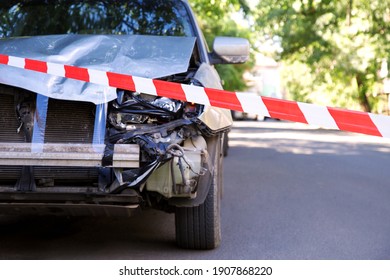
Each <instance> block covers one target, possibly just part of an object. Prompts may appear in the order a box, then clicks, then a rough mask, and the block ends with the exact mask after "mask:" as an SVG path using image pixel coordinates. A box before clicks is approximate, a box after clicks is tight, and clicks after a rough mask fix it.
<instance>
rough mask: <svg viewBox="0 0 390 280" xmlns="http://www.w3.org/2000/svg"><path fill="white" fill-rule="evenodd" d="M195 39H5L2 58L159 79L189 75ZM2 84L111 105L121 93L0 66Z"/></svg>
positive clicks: (134, 37) (140, 36)
mask: <svg viewBox="0 0 390 280" xmlns="http://www.w3.org/2000/svg"><path fill="white" fill-rule="evenodd" d="M195 40H196V38H194V37H172V36H145V35H49V36H36V37H23V38H7V39H0V53H2V54H6V55H11V56H17V57H22V58H30V59H36V60H42V61H46V62H53V63H59V64H66V65H73V66H79V67H85V68H90V69H95V70H101V71H110V72H116V73H121V74H128V75H132V76H139V77H144V78H152V79H153V78H159V77H164V76H169V75H173V74H177V73H183V72H186V71H187V70H188V66H189V61H190V58H191V55H192V51H193V48H194V45H195ZM0 83H2V84H6V85H11V86H16V87H20V88H24V89H27V90H30V91H33V92H37V93H39V94H42V95H45V96H48V97H51V98H57V99H65V100H75V101H89V102H93V103H95V104H102V103H105V102H109V101H111V100H113V99H115V98H116V97H117V95H116V89H114V88H111V87H105V86H100V85H96V84H92V83H85V82H81V81H76V80H72V79H65V78H61V77H56V76H52V75H47V74H43V73H38V72H33V71H26V70H23V69H17V68H14V67H9V66H6V65H0Z"/></svg>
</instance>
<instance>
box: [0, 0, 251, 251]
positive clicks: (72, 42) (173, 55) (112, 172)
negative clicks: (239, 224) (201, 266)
mask: <svg viewBox="0 0 390 280" xmlns="http://www.w3.org/2000/svg"><path fill="white" fill-rule="evenodd" d="M248 53H249V44H248V42H247V40H245V39H240V38H226V37H217V38H216V39H215V41H214V47H213V52H209V51H208V50H207V47H206V45H205V42H204V39H203V36H202V34H201V31H200V29H199V27H198V26H197V24H196V21H195V18H194V15H193V14H192V12H191V10H190V7H189V4H188V3H187V1H181V0H154V1H150V0H117V1H106V0H94V1H92V0H86V1H85V0H84V1H79V0H56V1H47V0H22V1H13V0H9V1H2V2H1V3H0V54H3V55H8V56H13V57H23V58H29V59H35V60H41V61H46V62H48V63H53V65H56V64H64V65H72V66H79V67H84V68H88V69H93V70H100V71H106V72H113V73H121V74H128V75H133V76H136V77H141V78H148V79H157V80H162V81H169V82H174V83H180V84H187V85H196V86H202V87H208V88H218V89H221V84H220V78H219V77H218V74H217V72H216V71H215V69H214V67H213V66H212V65H213V64H218V63H242V62H244V61H245V60H246V59H247V58H248ZM15 63H17V62H15ZM102 79H104V77H102ZM148 81H150V80H146V79H145V83H146V84H145V85H144V86H141V87H140V88H139V89H137V90H136V91H128V90H123V89H121V88H112V87H109V86H100V85H98V84H94V83H85V82H81V81H77V80H73V79H66V78H61V77H60V76H54V75H48V74H44V73H40V72H33V71H27V70H24V69H20V68H15V67H11V66H7V65H0V214H15V213H16V214H28V215H46V214H54V215H89V216H100V215H104V216H130V215H132V214H133V213H134V212H135V211H137V210H140V209H144V208H146V207H152V208H156V209H159V210H163V211H167V212H171V213H175V220H176V240H177V244H178V245H179V246H181V247H184V248H194V249H211V248H215V247H216V246H218V244H219V242H220V239H221V232H220V230H221V228H220V199H221V191H222V161H223V156H222V154H223V151H222V146H223V142H224V139H223V138H224V135H225V134H226V132H227V131H228V130H229V128H230V126H231V124H232V120H231V115H230V111H229V110H226V109H220V108H215V107H212V106H205V105H201V104H193V103H188V102H184V101H179V100H175V99H172V98H168V97H157V96H153V95H149V94H148V93H149V92H145V90H144V89H145V88H147V87H148V85H147V83H148ZM124 82H126V81H124Z"/></svg>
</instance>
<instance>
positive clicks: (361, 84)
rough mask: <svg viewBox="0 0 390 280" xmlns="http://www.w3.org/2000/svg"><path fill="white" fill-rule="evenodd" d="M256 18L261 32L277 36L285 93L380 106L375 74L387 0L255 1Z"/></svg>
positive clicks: (388, 20) (385, 38) (386, 47)
mask: <svg viewBox="0 0 390 280" xmlns="http://www.w3.org/2000/svg"><path fill="white" fill-rule="evenodd" d="M256 17H257V28H258V31H259V32H260V33H262V36H265V37H268V38H281V47H282V52H281V53H280V54H279V58H280V59H281V60H282V61H283V62H284V63H285V64H287V67H285V68H284V69H283V71H284V74H283V78H284V79H283V80H284V81H285V85H286V87H287V90H288V92H289V94H290V96H291V97H293V98H295V99H298V100H300V101H313V102H315V103H318V102H320V101H321V100H322V101H326V102H330V103H328V104H326V105H336V106H342V107H348V108H358V107H360V108H362V109H364V110H366V111H371V110H372V109H374V110H380V108H382V107H383V106H380V105H379V104H378V103H379V102H381V100H382V98H381V97H380V96H378V93H379V92H378V90H379V89H380V86H379V84H380V83H382V81H381V79H380V78H379V77H378V74H377V73H378V70H379V69H380V63H381V61H382V59H383V58H386V59H388V54H389V51H390V44H389V39H390V35H389V34H390V32H389V31H390V2H389V1H380V0H342V1H333V0H280V1H271V0H261V1H260V2H259V4H258V6H257V10H256ZM298 73H300V75H301V78H300V77H299V76H298ZM309 81H310V82H309ZM318 96H321V97H320V98H319V97H318ZM320 103H321V102H320Z"/></svg>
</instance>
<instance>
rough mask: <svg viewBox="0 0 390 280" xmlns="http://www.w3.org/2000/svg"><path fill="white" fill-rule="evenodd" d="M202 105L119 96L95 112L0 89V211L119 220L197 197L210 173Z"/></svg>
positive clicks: (82, 105)
mask: <svg viewBox="0 0 390 280" xmlns="http://www.w3.org/2000/svg"><path fill="white" fill-rule="evenodd" d="M200 108H201V106H199V105H195V104H186V103H183V102H180V101H177V100H171V99H168V98H159V97H151V96H148V95H144V94H140V93H138V92H125V91H118V98H117V99H116V100H114V101H112V102H109V103H107V104H104V105H94V104H91V103H88V102H79V101H66V100H58V99H53V98H48V97H45V96H41V95H39V94H35V93H33V92H29V91H26V90H23V89H18V88H14V87H10V86H5V85H1V86H0V114H1V116H2V117H1V118H0V127H2V128H3V129H2V130H1V131H0V162H1V163H0V208H1V209H3V210H4V209H8V210H7V211H10V209H14V210H16V211H17V213H25V212H26V213H35V214H37V213H38V214H40V213H46V211H49V212H53V213H52V214H58V213H61V214H67V215H68V214H69V213H73V214H78V215H80V214H81V215H84V214H85V215H100V214H104V215H106V214H107V215H115V216H117V215H127V214H128V213H130V212H132V211H133V210H135V209H138V208H139V207H140V206H144V205H145V206H146V205H149V206H156V207H162V204H165V205H168V201H169V199H171V198H187V199H192V198H195V197H196V194H197V188H198V179H199V177H200V176H204V175H205V174H206V173H207V172H209V171H210V170H211V169H212V167H211V166H210V165H209V163H208V154H207V141H206V139H205V137H204V136H202V125H201V124H200V122H199V120H198V119H197V117H196V116H197V115H198V114H199V110H200ZM42 208H44V210H45V211H43V209H42ZM121 208H123V209H121ZM59 209H62V210H61V211H60V210H59ZM119 209H121V210H119ZM3 210H1V211H2V213H7V211H5V212H4V211H3Z"/></svg>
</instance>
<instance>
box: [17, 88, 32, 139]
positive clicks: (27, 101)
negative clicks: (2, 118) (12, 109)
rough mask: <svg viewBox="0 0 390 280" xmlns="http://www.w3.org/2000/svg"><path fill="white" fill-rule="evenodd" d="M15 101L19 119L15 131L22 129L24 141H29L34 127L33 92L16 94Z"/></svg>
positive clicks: (18, 131)
mask: <svg viewBox="0 0 390 280" xmlns="http://www.w3.org/2000/svg"><path fill="white" fill-rule="evenodd" d="M15 103H16V115H17V118H18V121H19V127H18V128H17V133H20V131H21V130H22V129H23V132H24V135H25V140H26V142H31V139H32V133H33V129H34V113H35V96H34V95H33V94H16V95H15Z"/></svg>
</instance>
